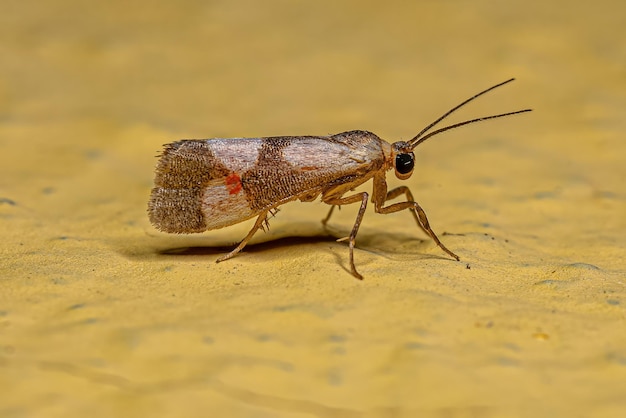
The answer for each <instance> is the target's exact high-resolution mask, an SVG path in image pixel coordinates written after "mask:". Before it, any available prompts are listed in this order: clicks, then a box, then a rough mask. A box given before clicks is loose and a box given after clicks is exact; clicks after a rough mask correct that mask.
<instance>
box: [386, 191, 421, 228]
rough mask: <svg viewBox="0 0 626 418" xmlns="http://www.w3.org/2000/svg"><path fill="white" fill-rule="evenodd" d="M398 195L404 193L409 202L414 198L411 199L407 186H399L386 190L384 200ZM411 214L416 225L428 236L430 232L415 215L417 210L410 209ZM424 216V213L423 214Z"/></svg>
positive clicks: (411, 194)
mask: <svg viewBox="0 0 626 418" xmlns="http://www.w3.org/2000/svg"><path fill="white" fill-rule="evenodd" d="M400 195H405V196H406V200H408V201H409V202H415V199H413V193H411V190H409V188H408V187H407V186H400V187H396V188H395V189H392V190H389V191H388V192H387V197H385V202H386V201H388V200H391V199H395V198H396V197H398V196H400ZM411 215H413V218H415V222H416V223H417V226H419V227H420V229H421V230H422V231H424V233H425V234H426V235H428V236H430V234H429V233H428V231H426V229H425V228H424V226H423V225H422V223H421V222H420V220H419V218H418V216H417V212H416V211H414V210H412V211H411ZM424 216H425V214H424Z"/></svg>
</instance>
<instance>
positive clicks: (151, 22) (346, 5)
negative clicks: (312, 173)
mask: <svg viewBox="0 0 626 418" xmlns="http://www.w3.org/2000/svg"><path fill="white" fill-rule="evenodd" d="M546 3H547V4H545V5H539V2H534V3H533V2H530V3H529V2H525V1H517V2H515V1H513V2H501V3H493V2H487V1H472V2H414V3H410V2H394V1H392V2H378V1H369V2H364V1H346V2H333V1H317V2H292V1H286V0H285V1H263V2H261V1H258V2H255V1H217V2H194V1H182V2H169V3H167V2H145V3H143V4H142V3H136V2H131V3H127V2H122V1H109V2H97V3H94V2H88V3H85V2H78V1H65V0H60V1H55V2H41V4H36V5H35V4H31V3H29V2H7V4H5V5H4V7H3V11H2V13H0V39H1V42H0V57H1V58H0V60H1V61H2V65H0V115H1V116H2V117H1V119H0V145H1V153H0V234H1V235H0V238H1V239H0V251H1V256H2V260H1V267H0V274H1V276H0V285H1V289H0V416H2V417H11V418H13V417H20V418H21V417H44V416H45V417H68V416H89V417H109V416H142V417H148V416H149V417H156V416H181V417H182V416H185V417H194V416H197V417H206V416H211V417H223V416H233V417H240V416H245V417H307V416H330V417H378V416H383V417H385V416H389V417H392V416H393V417H405V416H406V417H417V416H420V417H422V416H440V417H539V416H545V417H554V416H563V417H574V416H581V417H582V416H594V417H623V416H626V318H625V312H626V311H625V308H626V268H625V262H624V256H625V255H626V252H625V251H624V247H625V246H626V233H625V232H626V187H625V184H626V140H625V138H624V133H625V132H626V122H625V121H626V118H624V115H625V114H626V72H625V63H626V43H625V42H624V36H623V34H624V26H625V25H626V7H625V6H624V3H623V2H621V1H608V0H607V1H604V0H602V1H597V2H582V1H579V2H575V3H574V2H546ZM512 76H514V77H517V78H518V80H517V81H516V82H515V83H513V84H511V85H508V86H506V87H504V88H502V89H501V90H498V91H496V92H494V93H492V94H490V95H488V96H486V97H483V98H481V99H480V100H479V101H478V102H476V103H474V104H472V105H471V106H470V107H468V108H467V109H464V110H463V111H461V112H460V114H459V115H455V117H454V118H452V120H453V121H459V120H463V119H467V118H470V117H475V116H480V115H484V114H490V113H499V112H505V111H510V110H516V109H519V108H523V107H533V108H534V109H535V111H534V112H533V113H530V114H526V115H521V116H516V117H512V118H509V119H507V120H500V121H493V122H485V123H483V124H478V125H474V126H471V127H466V128H463V129H461V130H458V131H455V132H450V133H447V134H446V135H444V136H440V137H435V138H433V139H432V140H429V141H428V142H426V143H425V144H424V145H422V146H420V147H419V148H418V149H417V159H418V161H417V164H418V166H417V169H416V172H415V174H414V175H413V177H412V178H411V179H410V180H408V181H406V182H405V184H407V185H409V186H410V187H411V188H412V189H413V191H414V193H415V196H416V199H417V200H418V201H419V202H420V203H421V204H422V206H423V207H424V209H425V210H426V212H427V213H428V215H429V217H430V220H431V223H432V225H433V228H434V230H435V231H436V232H437V233H439V235H440V237H441V238H442V240H443V241H444V243H445V244H446V245H447V246H448V247H449V248H450V249H451V250H453V251H455V252H456V253H458V254H459V255H460V256H461V258H462V261H461V262H454V261H452V260H450V259H449V258H447V257H445V255H444V254H443V253H442V252H441V251H440V250H439V249H438V248H437V247H436V246H434V245H433V243H432V242H431V241H430V240H427V239H426V237H424V236H423V234H422V233H421V231H419V230H418V229H417V227H416V226H415V225H414V223H413V219H412V218H411V216H410V215H409V214H406V213H399V214H394V215H388V216H383V215H376V214H374V213H373V211H371V210H368V213H366V216H365V219H364V222H363V225H362V227H361V232H360V235H359V237H358V239H357V246H358V249H357V250H356V252H355V257H356V264H357V267H358V268H359V270H360V272H361V273H362V274H363V275H364V276H365V280H364V281H363V282H360V281H357V280H355V279H354V278H353V277H352V276H350V274H349V273H348V271H347V268H348V250H347V246H346V244H345V243H336V242H335V241H334V239H336V238H338V237H341V236H343V235H344V234H346V233H347V231H349V229H350V227H351V225H352V222H353V219H354V216H355V213H356V208H355V207H345V208H344V209H343V210H342V211H341V212H340V213H338V214H337V215H336V216H335V217H334V218H333V219H332V221H331V228H332V229H334V231H335V232H333V233H332V234H327V233H325V232H324V231H323V229H322V227H321V225H320V222H319V221H320V219H321V218H322V217H323V216H324V215H325V214H326V211H327V207H326V206H324V205H322V204H320V203H307V204H303V203H300V204H297V203H294V204H290V205H287V206H286V207H284V208H283V210H282V211H281V212H280V213H279V214H278V215H277V217H276V218H275V219H273V220H272V230H271V231H270V233H267V234H262V233H261V234H259V236H257V237H256V238H255V241H254V245H251V246H249V247H248V248H247V249H246V250H245V252H244V253H242V254H241V255H239V256H238V257H236V258H235V259H232V260H229V261H227V262H224V263H221V264H219V265H216V264H215V263H214V262H213V261H214V260H215V258H217V256H218V255H219V254H223V253H224V252H225V251H227V250H228V248H230V246H231V245H232V243H234V242H236V241H237V240H239V239H241V238H242V237H243V235H244V234H245V233H246V232H247V229H248V228H250V226H251V223H250V222H248V223H246V224H242V225H237V226H235V227H232V228H226V229H223V230H219V231H215V232H213V233H206V234H203V235H197V236H169V235H166V234H160V233H158V232H156V231H155V230H154V229H153V228H152V227H151V226H150V225H149V223H148V220H147V217H146V203H147V198H148V195H149V191H150V188H151V185H152V178H153V168H154V164H155V162H156V159H155V155H156V154H157V152H158V151H159V150H160V148H161V144H163V143H166V142H170V141H173V140H176V139H179V138H201V137H235V136H239V137H241V136H268V135H302V134H311V135H325V134H332V133H337V132H341V131H345V130H351V129H367V130H371V131H373V132H375V133H377V134H378V135H380V136H381V137H382V138H385V139H387V140H390V141H395V140H400V139H408V138H411V137H412V136H413V135H415V134H416V133H417V132H418V131H419V130H420V129H421V128H422V127H423V126H425V124H427V123H428V122H430V121H431V120H433V119H434V118H435V117H437V116H439V114H441V113H442V112H443V111H445V110H447V109H448V108H449V107H451V106H453V105H455V104H457V103H458V102H460V101H461V100H463V99H465V98H466V97H468V96H469V95H471V94H473V93H475V92H477V91H479V90H480V89H482V88H485V87H487V86H489V85H491V84H494V83H496V82H499V81H502V80H505V79H507V78H509V77H512ZM392 177H393V174H391V173H390V175H389V176H388V180H389V182H390V184H391V185H398V184H400V182H399V181H397V180H394V179H393V178H392ZM370 187H371V186H370ZM444 231H445V232H447V233H448V234H445V235H444V234H443V233H444ZM466 264H469V266H470V269H467V268H466Z"/></svg>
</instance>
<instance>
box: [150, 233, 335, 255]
mask: <svg viewBox="0 0 626 418" xmlns="http://www.w3.org/2000/svg"><path fill="white" fill-rule="evenodd" d="M336 240H337V238H335V237H333V236H330V235H319V236H288V237H280V238H275V239H269V240H266V241H262V242H255V243H250V244H247V245H246V246H245V247H244V249H243V250H241V252H242V253H249V254H255V253H263V252H268V251H271V250H274V249H280V248H287V247H295V246H301V245H309V244H319V243H323V242H335V241H336ZM236 246H237V243H234V244H231V245H189V246H179V247H171V248H164V249H157V250H155V253H156V254H157V255H174V256H220V255H224V254H226V253H229V252H231V251H232V250H233V249H234V248H235V247H236Z"/></svg>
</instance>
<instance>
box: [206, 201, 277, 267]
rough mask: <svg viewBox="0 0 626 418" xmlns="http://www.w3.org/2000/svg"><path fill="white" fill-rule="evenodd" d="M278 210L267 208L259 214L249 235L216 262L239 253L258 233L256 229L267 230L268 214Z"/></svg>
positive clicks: (273, 213)
mask: <svg viewBox="0 0 626 418" xmlns="http://www.w3.org/2000/svg"><path fill="white" fill-rule="evenodd" d="M276 212H277V209H270V210H267V211H265V212H263V213H261V214H260V215H259V217H258V218H256V222H255V223H254V226H253V227H252V229H251V230H250V232H248V235H246V236H245V238H244V239H242V240H241V242H240V243H239V245H237V246H236V247H235V248H234V249H233V250H232V251H231V252H229V253H228V254H224V255H223V256H221V257H219V258H218V259H217V260H215V262H216V263H221V262H222V261H225V260H228V259H229V258H233V257H234V256H236V255H237V253H239V252H240V251H241V250H243V247H245V246H246V244H247V243H248V241H250V240H251V239H252V237H253V236H254V234H255V233H256V231H258V230H259V229H263V230H265V228H269V223H268V219H267V214H268V213H271V214H272V216H273V215H275V214H276Z"/></svg>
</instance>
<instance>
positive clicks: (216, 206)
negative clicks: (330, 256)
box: [148, 131, 383, 233]
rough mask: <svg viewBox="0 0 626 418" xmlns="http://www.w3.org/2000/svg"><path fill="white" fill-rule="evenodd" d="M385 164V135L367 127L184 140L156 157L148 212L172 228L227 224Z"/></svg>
mask: <svg viewBox="0 0 626 418" xmlns="http://www.w3.org/2000/svg"><path fill="white" fill-rule="evenodd" d="M382 164H383V152H382V148H381V140H380V139H379V138H378V137H377V136H376V135H374V134H371V133H369V132H363V131H351V132H346V133H342V134H337V135H333V136H328V137H313V136H304V137H269V138H234V139H210V140H185V141H178V142H174V143H172V144H169V145H166V147H165V150H164V152H163V155H162V156H161V159H160V160H159V163H158V164H157V169H156V178H155V188H154V189H153V190H152V196H151V198H150V203H149V208H148V211H149V215H150V220H151V222H152V223H153V225H154V226H155V227H156V228H158V229H160V230H162V231H165V232H174V233H192V232H202V231H205V230H207V229H217V228H222V227H225V226H228V225H233V224H236V223H238V222H241V221H244V220H246V219H250V218H252V217H254V216H256V215H258V214H260V213H263V212H264V211H266V210H268V209H270V208H274V207H276V206H279V205H281V204H283V203H286V202H289V201H291V200H296V199H302V200H307V201H309V200H313V199H314V198H315V197H316V196H317V195H319V194H320V193H323V192H324V191H325V190H329V189H331V188H334V187H336V186H337V185H340V184H343V183H348V182H352V183H355V182H356V183H355V185H357V184H360V183H362V182H365V181H367V180H368V179H369V178H371V177H372V176H373V174H374V173H375V172H376V170H378V169H379V168H380V167H381V166H382Z"/></svg>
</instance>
